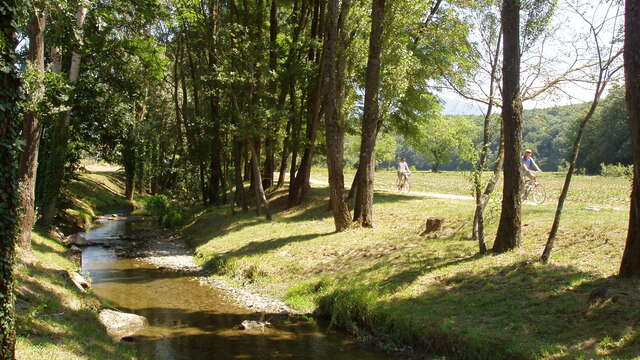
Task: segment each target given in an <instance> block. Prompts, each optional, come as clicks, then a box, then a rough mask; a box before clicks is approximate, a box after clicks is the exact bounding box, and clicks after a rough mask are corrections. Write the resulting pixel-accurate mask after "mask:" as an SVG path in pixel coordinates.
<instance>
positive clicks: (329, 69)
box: [321, 0, 351, 231]
mask: <svg viewBox="0 0 640 360" xmlns="http://www.w3.org/2000/svg"><path fill="white" fill-rule="evenodd" d="M348 6H349V0H345V1H343V3H342V9H343V11H342V13H343V15H344V16H346V12H345V11H344V10H345V8H346V9H347V10H348ZM343 26H344V17H342V21H340V19H339V17H338V0H329V1H328V4H327V15H326V20H325V29H326V30H325V40H324V50H323V58H322V70H321V71H322V76H321V78H322V90H323V93H322V105H323V110H324V118H325V127H326V131H325V134H326V146H327V167H328V168H329V197H330V201H331V210H332V212H333V220H334V223H335V227H336V231H343V230H345V229H347V228H348V227H349V225H350V223H351V213H350V212H349V207H348V206H347V203H346V202H345V200H344V173H343V167H344V161H343V145H344V124H342V123H341V114H340V113H341V106H339V105H341V103H342V101H341V99H340V96H339V95H337V94H336V93H337V91H338V87H339V86H340V84H338V82H337V81H336V78H337V71H336V70H337V68H338V67H339V66H343V64H339V63H338V62H337V61H336V58H337V56H338V52H339V49H338V46H339V43H340V42H339V41H338V35H339V32H340V31H341V30H343Z"/></svg>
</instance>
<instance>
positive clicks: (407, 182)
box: [403, 179, 411, 194]
mask: <svg viewBox="0 0 640 360" xmlns="http://www.w3.org/2000/svg"><path fill="white" fill-rule="evenodd" d="M403 190H404V192H406V193H407V194H408V193H409V192H410V191H411V189H410V188H409V179H406V180H405V181H404V186H403Z"/></svg>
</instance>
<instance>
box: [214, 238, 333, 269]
mask: <svg viewBox="0 0 640 360" xmlns="http://www.w3.org/2000/svg"><path fill="white" fill-rule="evenodd" d="M330 234H331V233H326V234H315V233H314V234H305V235H295V236H288V237H283V238H274V239H271V240H265V241H252V242H250V243H248V244H246V245H244V246H243V247H241V248H239V249H237V250H233V251H228V252H225V253H223V254H219V255H217V256H214V257H212V258H210V259H208V260H207V261H206V262H205V263H204V264H203V267H204V268H205V269H209V270H214V271H215V270H216V269H218V267H219V266H220V264H221V263H227V262H228V261H229V260H232V259H234V258H242V257H245V256H252V255H257V254H266V253H268V252H270V251H274V250H277V249H279V248H281V247H283V246H285V245H287V244H291V243H296V242H302V241H307V240H311V239H315V238H319V237H322V236H326V235H330Z"/></svg>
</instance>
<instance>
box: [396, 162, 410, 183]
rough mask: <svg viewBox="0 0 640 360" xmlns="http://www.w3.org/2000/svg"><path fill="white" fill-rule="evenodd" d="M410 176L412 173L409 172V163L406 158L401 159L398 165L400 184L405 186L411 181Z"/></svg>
mask: <svg viewBox="0 0 640 360" xmlns="http://www.w3.org/2000/svg"><path fill="white" fill-rule="evenodd" d="M409 175H411V171H409V165H408V164H407V161H406V160H405V158H400V162H399V163H398V184H404V183H405V182H407V181H409Z"/></svg>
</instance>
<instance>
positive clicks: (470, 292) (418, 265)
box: [184, 170, 640, 359]
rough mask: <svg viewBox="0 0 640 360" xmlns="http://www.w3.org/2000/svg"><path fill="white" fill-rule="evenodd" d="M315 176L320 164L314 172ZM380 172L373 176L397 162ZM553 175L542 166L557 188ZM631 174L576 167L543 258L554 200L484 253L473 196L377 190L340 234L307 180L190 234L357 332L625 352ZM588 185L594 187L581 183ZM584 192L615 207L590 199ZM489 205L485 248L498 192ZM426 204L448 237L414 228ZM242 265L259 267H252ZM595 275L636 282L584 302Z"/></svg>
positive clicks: (525, 352)
mask: <svg viewBox="0 0 640 360" xmlns="http://www.w3.org/2000/svg"><path fill="white" fill-rule="evenodd" d="M321 175H322V170H320V171H315V172H314V175H313V177H314V178H318V179H319V180H322V179H321ZM376 176H377V180H376V183H377V185H376V186H377V187H378V188H381V187H384V186H385V185H384V182H386V181H389V180H390V179H393V178H394V177H395V173H393V172H391V173H385V172H379V173H377V174H376ZM412 179H413V181H414V182H413V184H416V183H419V182H420V181H421V180H424V181H425V184H427V183H428V184H431V185H430V187H429V188H427V187H425V188H424V191H430V192H444V193H453V194H463V195H464V194H465V192H464V189H465V186H468V185H465V184H467V183H466V180H465V179H464V178H463V177H462V176H461V174H460V173H440V174H430V173H429V174H421V173H418V174H415V175H414V177H413V178H412ZM347 180H348V179H347ZM561 181H562V179H561V176H555V175H554V174H545V182H544V183H545V186H548V188H550V189H552V190H551V191H554V190H553V189H554V188H556V187H558V188H559V186H560V185H559V184H561ZM626 181H627V180H624V179H613V180H612V179H609V178H606V179H604V178H595V177H580V176H579V177H577V179H576V183H575V184H576V189H583V190H584V191H583V193H582V195H575V196H578V199H577V200H572V198H570V199H569V201H568V202H567V204H566V206H565V213H564V216H563V222H562V225H561V227H560V232H559V234H558V239H557V245H556V249H555V251H554V253H553V255H552V263H551V264H550V265H547V266H544V265H542V264H540V263H539V262H538V261H537V260H538V257H539V256H540V254H541V251H542V249H543V247H544V243H545V241H546V236H547V232H548V231H549V227H550V225H551V221H552V218H553V213H554V211H555V204H554V203H553V202H551V201H549V202H547V203H546V204H544V205H541V206H536V205H530V204H526V205H525V206H524V209H523V230H522V231H523V246H522V248H521V249H519V250H516V251H514V252H510V253H507V254H501V255H487V256H483V257H481V256H478V255H477V244H476V242H474V241H471V240H469V234H470V230H471V229H470V228H471V216H472V214H473V203H472V202H471V201H465V200H445V199H434V198H428V197H422V196H415V195H411V194H409V195H400V194H394V193H386V192H385V193H378V194H376V198H375V206H374V217H375V222H374V225H375V227H374V228H373V229H359V228H356V229H352V230H349V231H346V232H343V233H338V234H336V233H334V232H333V230H334V226H333V219H332V217H331V213H330V212H329V211H328V203H327V201H328V200H327V198H326V189H325V188H322V187H315V188H314V190H313V199H312V200H311V201H310V202H308V203H306V205H303V206H302V207H300V208H294V209H289V210H286V209H284V208H283V207H282V204H284V203H285V201H283V200H282V199H279V197H280V196H283V195H284V191H281V192H279V193H276V194H274V197H273V199H274V207H276V208H280V209H282V210H281V211H279V212H278V213H277V214H276V215H275V216H274V221H273V222H271V223H267V222H265V221H264V220H263V219H262V218H258V217H255V215H254V212H251V213H249V214H239V215H235V216H231V215H230V214H229V210H228V209H224V210H222V209H220V210H212V211H210V212H209V213H207V214H205V215H203V216H202V217H201V218H200V219H199V220H198V221H196V222H195V223H194V224H193V225H192V226H190V227H188V228H187V229H185V231H184V234H185V236H187V237H188V238H189V239H190V240H191V242H192V244H194V245H196V246H197V254H198V256H199V259H200V261H201V262H202V263H204V264H205V265H209V268H210V269H212V270H215V271H217V273H218V274H219V275H221V276H225V277H226V278H227V279H231V280H233V281H235V282H236V283H242V284H245V285H250V286H253V287H255V288H257V289H259V290H261V291H264V292H267V293H271V294H273V295H275V296H278V297H281V298H284V299H286V300H287V301H288V302H289V303H290V304H291V305H292V306H295V307H297V308H299V309H301V310H304V311H318V312H320V313H324V314H326V315H328V316H330V317H332V319H333V321H334V322H335V323H336V324H339V325H342V326H344V327H346V328H350V329H351V330H353V331H356V332H359V331H360V330H362V329H368V331H369V332H373V333H376V334H378V335H381V336H382V334H386V335H387V336H386V339H387V341H390V342H398V343H413V344H418V345H421V346H423V347H425V348H426V349H431V350H433V351H437V352H443V353H448V354H453V355H456V356H459V357H462V358H478V359H481V358H482V359H494V358H496V359H497V358H540V359H570V358H571V359H572V358H579V357H581V356H582V357H583V358H585V359H591V358H603V357H607V356H608V357H610V358H616V359H632V358H635V357H637V356H639V355H640V338H639V337H638V336H637V333H638V326H639V325H638V320H637V319H640V299H639V298H640V294H638V286H639V285H640V283H638V282H637V281H622V280H618V279H616V278H615V277H614V276H615V275H616V273H617V270H618V266H619V263H620V259H621V255H622V251H623V246H624V240H625V236H626V227H627V221H628V214H627V211H626V209H624V208H625V207H626V205H625V202H624V201H620V202H616V201H617V200H615V199H616V196H622V193H623V190H622V189H624V188H625V187H626V186H628V183H625V182H626ZM414 186H415V185H414ZM594 187H595V188H597V189H600V190H599V191H590V190H589V189H592V188H594ZM414 189H415V187H414ZM456 189H461V190H458V191H456ZM576 194H578V191H576ZM580 196H582V197H580ZM590 204H602V205H608V206H610V207H614V208H618V207H619V208H621V209H623V210H617V209H612V208H602V209H600V210H599V211H594V210H589V209H587V207H588V205H590ZM614 204H617V205H616V206H613V205H614ZM490 207H491V209H490V210H489V213H488V218H487V221H488V224H487V241H488V243H489V244H488V245H489V247H490V246H491V245H492V242H493V239H494V236H495V231H496V227H497V224H496V222H497V220H498V215H499V209H498V202H496V203H495V204H493V205H491V206H490ZM429 216H442V217H444V218H446V225H445V230H444V235H443V236H442V237H439V238H435V239H427V238H422V237H420V236H419V233H420V232H421V230H422V227H423V226H424V221H425V219H426V218H427V217H429ZM221 264H222V265H223V266H222V265H221ZM247 268H252V269H254V273H257V274H259V275H258V276H253V277H251V278H247V277H246V275H245V274H246V271H245V270H244V269H247ZM256 269H257V271H255V270H256ZM599 287H608V288H613V289H616V290H617V291H623V292H626V293H628V294H631V295H629V296H628V297H627V298H625V301H620V302H611V301H607V302H605V303H602V304H599V305H589V303H588V301H587V299H588V297H589V294H590V292H591V291H592V290H594V289H596V288H599ZM357 329H360V330H357ZM383 337H384V336H383ZM599 344H606V346H601V345H599Z"/></svg>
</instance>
